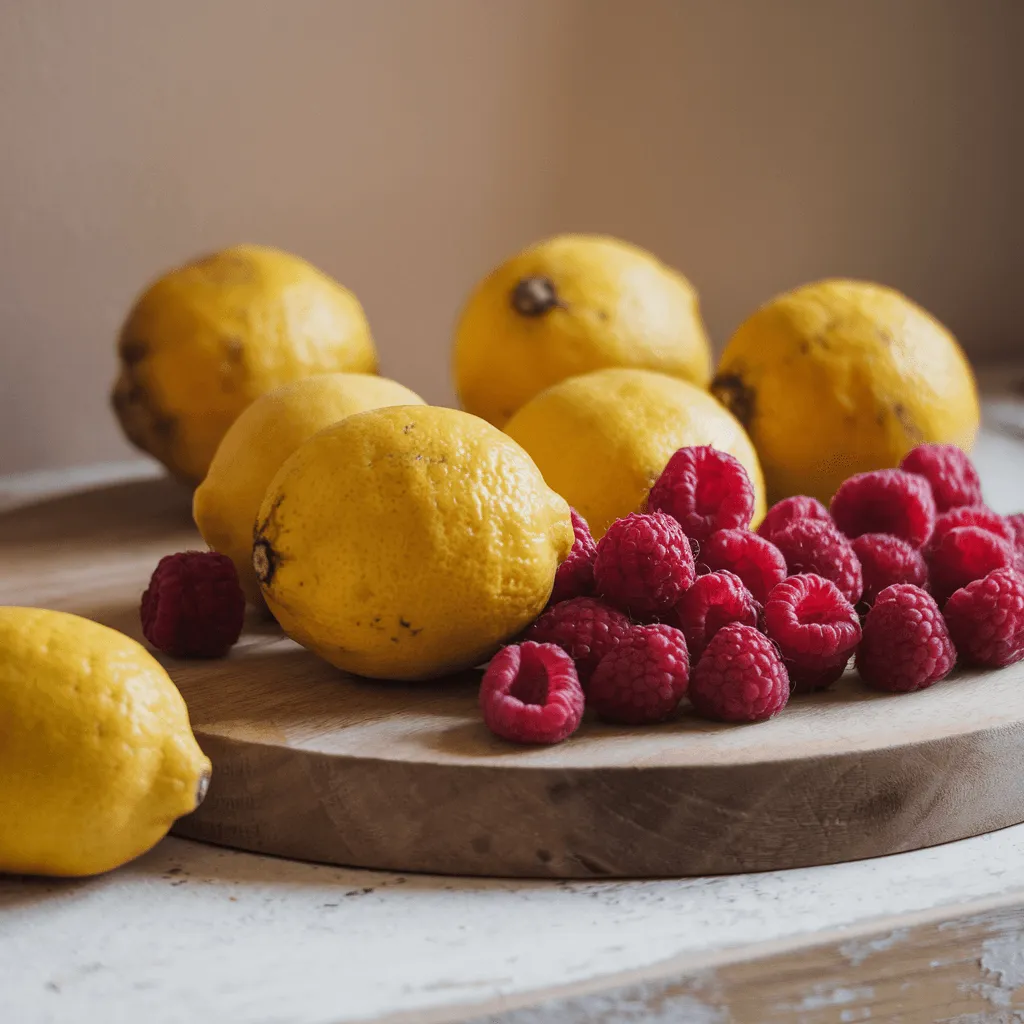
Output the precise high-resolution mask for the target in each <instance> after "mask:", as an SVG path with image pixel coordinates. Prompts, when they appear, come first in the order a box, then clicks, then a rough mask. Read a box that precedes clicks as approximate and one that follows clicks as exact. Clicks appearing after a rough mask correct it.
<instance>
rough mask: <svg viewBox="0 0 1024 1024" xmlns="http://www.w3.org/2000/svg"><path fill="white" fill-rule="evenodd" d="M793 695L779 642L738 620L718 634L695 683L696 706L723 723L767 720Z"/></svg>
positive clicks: (692, 689)
mask: <svg viewBox="0 0 1024 1024" xmlns="http://www.w3.org/2000/svg"><path fill="white" fill-rule="evenodd" d="M788 700H789V675H788V674H787V672H786V666H785V665H784V664H783V663H782V659H781V658H780V657H779V653H778V651H776V649H775V646H774V645H773V644H772V642H771V640H769V639H768V638H767V637H766V636H764V635H763V634H761V633H759V632H758V631H757V630H756V629H754V628H753V627H752V626H744V625H742V624H740V623H738V622H734V623H732V624H730V625H728V626H726V627H725V628H723V629H720V630H719V631H718V632H717V633H716V634H715V638H714V639H713V640H712V641H711V643H710V644H708V647H707V650H706V651H705V652H704V654H703V656H702V657H701V659H700V661H699V662H698V663H697V667H696V668H695V669H694V670H693V679H692V680H691V682H690V702H691V703H692V704H693V709H694V711H696V712H697V714H699V715H702V716H703V717H704V718H713V719H715V720H717V721H719V722H763V721H764V720H765V719H766V718H771V717H772V716H773V715H777V714H778V713H779V712H780V711H781V710H782V709H783V708H784V707H785V706H786V702H787V701H788Z"/></svg>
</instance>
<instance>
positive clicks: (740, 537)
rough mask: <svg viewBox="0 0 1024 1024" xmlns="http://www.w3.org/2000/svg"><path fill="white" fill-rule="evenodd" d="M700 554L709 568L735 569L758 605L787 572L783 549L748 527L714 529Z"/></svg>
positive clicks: (762, 602)
mask: <svg viewBox="0 0 1024 1024" xmlns="http://www.w3.org/2000/svg"><path fill="white" fill-rule="evenodd" d="M700 557H701V561H702V562H703V563H704V564H705V565H707V566H708V568H709V569H711V570H712V571H714V570H717V569H726V570H728V571H729V572H734V573H735V574H736V575H737V576H739V578H740V579H741V580H743V583H744V585H745V586H746V588H747V590H749V591H750V593H751V594H753V595H754V599H755V600H757V601H760V602H761V604H764V602H765V601H767V600H768V595H769V594H770V593H771V592H772V588H773V587H774V586H776V585H777V584H779V583H781V582H782V581H783V580H784V579H785V578H786V575H787V573H786V560H785V558H783V557H782V552H781V551H779V549H778V548H777V547H776V546H775V545H774V544H772V542H771V541H768V540H765V539H764V537H759V536H758V535H757V534H756V533H751V532H750V530H716V531H715V532H714V533H713V534H711V536H710V537H708V539H707V540H706V541H705V542H704V547H703V548H702V549H701V554H700Z"/></svg>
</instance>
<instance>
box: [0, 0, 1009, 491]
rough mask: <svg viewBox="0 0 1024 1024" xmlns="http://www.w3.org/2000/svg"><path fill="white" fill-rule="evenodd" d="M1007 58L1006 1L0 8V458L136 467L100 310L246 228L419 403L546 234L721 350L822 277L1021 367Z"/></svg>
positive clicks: (420, 1) (25, 463) (199, 1)
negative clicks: (476, 287) (358, 325)
mask: <svg viewBox="0 0 1024 1024" xmlns="http://www.w3.org/2000/svg"><path fill="white" fill-rule="evenodd" d="M1022 52H1024V2H1021V0H858V2H857V3H848V2H845V0H506V2H504V3H497V2H492V0H372V2H371V0H179V2H177V3H175V4H155V3H138V2H137V0H89V2H88V3H83V2H81V0H38V2H35V3H15V2H8V3H0V472H13V471H17V470H22V469H29V468H34V467H51V466H64V465H71V464H75V463H81V462H89V461H96V460H104V459H115V458H122V457H125V456H127V455H128V454H129V449H128V447H127V446H126V445H125V443H124V442H123V441H122V440H121V438H120V435H119V433H118V430H117V428H116V426H115V424H114V421H113V419H112V417H111V415H110V413H109V410H108V406H107V394H108V390H109V385H110V382H111V379H112V377H113V373H114V359H113V339H114V337H115V334H116V331H117V328H118V326H119V323H120V320H121V319H122V317H123V315H124V313H125V311H126V310H127V308H128V306H129V305H130V303H131V301H132V299H133V298H134V296H135V294H136V293H137V292H138V291H139V290H140V288H141V287H142V286H143V285H144V284H145V283H146V282H147V281H148V280H149V279H150V278H152V277H153V276H154V275H155V274H157V273H158V272H160V271H161V270H163V269H165V268H167V267H169V266H171V265H173V264H175V263H178V262H181V261H183V260H185V259H187V258H189V257H191V256H193V255H195V254H197V253H200V252H203V251H206V250H210V249H214V248H219V247H222V246H225V245H229V244H232V243H235V242H238V241H257V242H263V243H268V244H273V245H278V246H281V247H284V248H287V249H291V250H294V251H296V252H298V253H299V254H300V255H302V256H305V257H306V258H308V259H310V260H312V261H313V262H314V263H317V264H318V265H320V266H321V267H323V268H324V269H325V270H327V271H328V272H330V273H332V274H333V275H335V276H336V277H337V278H339V279H340V280H341V281H342V282H344V283H345V284H346V285H348V286H349V287H351V288H352V289H353V290H354V291H355V292H356V294H357V295H358V296H359V297H360V299H361V300H362V302H363V304H364V305H365V307H366V308H367V311H368V314H369V317H370V321H371V325H372V327H373V330H374V334H375V335H376V338H377V341H378V344H379V346H380V348H381V351H382V356H383V370H384V372H385V373H388V374H390V375H392V376H396V377H398V378H400V379H401V380H402V381H403V382H405V383H407V384H409V385H410V386H412V387H413V388H415V389H417V390H419V391H420V392H421V393H423V394H424V396H425V397H427V398H428V399H429V400H433V401H435V402H450V401H451V400H452V390H451V386H450V383H449V377H448V343H449V337H450V332H451V327H452V324H453V321H454V319H455V317H456V315H457V312H458V309H459V306H460V304H461V302H462V300H463V298H464V297H465V295H466V293H467V291H468V290H469V288H470V287H471V286H472V284H473V283H474V281H475V280H476V279H477V278H478V277H479V276H481V275H482V274H483V273H484V272H485V271H487V270H488V269H490V267H491V266H492V265H494V264H495V263H497V262H499V261H500V260H501V259H502V258H503V257H504V256H506V255H508V254H510V253H511V252H513V251H515V250H516V249H518V248H520V247H522V246H523V245H525V244H527V243H529V242H531V241H533V240H535V239H537V238H539V237H541V236H544V235H547V234H551V233H554V232H558V231H564V230H578V231H597V232H608V233H613V234H617V235H620V236H622V237H624V238H627V239H630V240H631V241H634V242H637V243H639V244H640V245H644V246H646V247H649V248H651V249H652V250H654V251H655V252H656V253H658V254H659V255H660V256H661V257H662V258H664V259H666V260H667V261H669V262H671V263H674V264H675V265H677V266H678V267H679V268H680V269H682V270H683V271H684V272H685V273H687V274H688V275H689V276H690V277H691V278H692V279H693V280H694V281H695V283H696V284H697V286H698V287H699V289H700V291H701V295H702V298H703V303H704V309H705V313H706V316H707V320H708V324H709V327H710V330H711V332H712V335H713V337H714V339H715V341H716V343H717V344H718V345H719V346H720V345H721V344H723V343H724V341H725V340H726V338H727V337H728V334H729V332H730V331H731V330H732V329H733V328H734V327H735V326H736V324H737V323H738V322H739V321H740V320H742V319H743V317H744V316H745V315H746V314H747V313H748V312H749V311H750V310H751V309H752V308H754V307H755V306H756V305H758V304H759V303H761V302H762V301H764V300H765V299H767V298H768V297H770V296H771V295H772V294H774V293H775V292H778V291H780V290H782V289H785V288H788V287H790V286H792V285H795V284H798V283H800V282H803V281H806V280H809V279H813V278H817V277H822V276H826V275H833V274H843V275H856V276H863V277H868V278H874V279H877V280H881V281H884V282H886V283H889V284H892V285H895V286H896V287H899V288H901V289H902V290H904V291H906V292H907V293H909V294H910V295H911V296H912V297H913V298H915V299H917V300H918V301H920V302H921V303H923V304H924V305H925V306H927V307H928V308H930V309H931V310H932V311H933V312H934V313H936V315H938V316H939V317H940V319H942V320H944V321H945V322H946V323H947V324H948V325H949V326H950V327H952V328H953V330H954V331H955V332H956V333H957V334H958V335H959V337H960V338H961V340H962V341H963V343H964V344H965V346H966V347H967V349H968V351H969V352H970V354H971V355H972V356H973V357H974V358H975V359H976V360H985V359H990V358H994V357H1012V356H1014V355H1024V346H1022V342H1021V337H1022V325H1024V298H1022V295H1024V290H1022V289H1021V286H1020V277H1021V265H1022V260H1021V253H1022V252H1024V191H1022V186H1021V180H1022V179H1021V174H1022V167H1024V128H1022V118H1021V115H1020V104H1021V102H1022V100H1024V61H1022V60H1021V53H1022Z"/></svg>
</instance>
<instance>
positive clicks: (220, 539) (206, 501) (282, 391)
mask: <svg viewBox="0 0 1024 1024" xmlns="http://www.w3.org/2000/svg"><path fill="white" fill-rule="evenodd" d="M422 404H423V399H422V398H420V396H419V395H417V394H416V393H415V392H413V391H410V390H409V389H408V388H407V387H403V386H402V385H401V384H399V383H398V382H397V381H393V380H389V379H388V378H387V377H376V376H374V375H373V374H368V373H321V374H317V375H315V376H313V377H306V378H304V379H303V380H298V381H294V382H293V383H291V384H284V385H282V386H281V387H279V388H275V389H274V390H273V391H269V392H268V393H267V394H265V395H261V396H260V397H259V398H257V399H256V401H255V402H253V403H252V405H250V406H249V407H248V408H247V409H246V410H245V411H244V412H243V413H242V414H241V416H239V417H238V419H237V420H235V422H234V423H232V424H231V426H230V427H229V428H228V432H227V433H226V434H225V435H224V438H223V440H222V441H221V443H220V445H219V446H218V448H217V453H216V455H214V457H213V462H211V463H210V469H209V472H208V473H207V474H206V477H205V478H204V480H203V482H202V483H201V484H200V485H199V487H198V488H196V492H195V494H194V495H193V498H192V515H193V518H194V519H195V521H196V526H197V527H198V528H199V532H200V533H201V534H202V537H203V540H205V541H206V543H207V544H208V545H209V546H210V547H211V548H212V549H213V550H214V551H219V552H220V553H221V554H222V555H227V556H228V557H229V558H230V559H231V560H232V562H234V563H235V568H236V569H237V570H238V579H239V581H240V582H241V584H242V589H243V590H244V591H245V596H246V597H247V598H248V599H249V600H250V601H253V602H256V603H258V604H262V603H263V598H262V595H261V594H260V586H259V583H258V582H257V580H256V574H255V572H254V571H253V568H252V538H253V530H254V528H255V526H256V513H257V512H259V508H260V502H262V501H263V495H264V494H265V493H266V491H267V486H268V485H269V484H270V481H271V480H272V479H273V478H274V474H275V473H276V472H277V471H278V470H279V469H280V468H281V466H282V464H283V463H284V461H285V459H287V458H288V456H289V455H291V454H292V452H294V451H295V450H296V449H297V448H298V447H299V445H300V444H302V442H303V441H306V440H308V439H309V438H311V437H312V436H313V435H314V434H315V433H316V432H317V431H318V430H322V429H323V428H324V427H329V426H330V425H331V424H332V423H337V422H338V421H339V420H343V419H344V418H345V417H346V416H351V415H353V414H354V413H357V412H366V411H367V410H368V409H379V408H381V407H382V406H388V405H422Z"/></svg>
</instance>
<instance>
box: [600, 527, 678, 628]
mask: <svg viewBox="0 0 1024 1024" xmlns="http://www.w3.org/2000/svg"><path fill="white" fill-rule="evenodd" d="M694 574H695V570H694V565H693V551H692V550H691V549H690V542H689V540H688V539H687V537H686V534H685V533H684V532H683V528H682V527H681V526H680V525H679V523H677V522H676V521H675V520H674V519H673V518H672V517H671V516H668V515H665V514H664V513H663V512H646V513H643V512H633V513H632V514H630V515H628V516H626V517H625V518H624V519H617V520H616V521H615V522H614V523H612V525H611V526H610V527H608V532H607V533H606V534H605V535H604V536H603V537H602V538H601V541H600V543H599V544H598V545H597V558H595V560H594V583H595V585H596V588H597V592H598V593H599V594H600V595H601V596H602V597H603V598H605V599H606V600H607V601H609V602H610V603H611V604H613V605H615V607H616V608H621V609H622V610H623V611H625V612H628V613H629V614H630V615H633V616H634V617H635V618H644V617H645V616H648V615H661V614H663V613H665V612H667V611H669V609H671V608H672V607H673V606H674V605H675V604H676V602H677V601H678V600H679V598H680V597H682V596H683V592H684V591H685V590H686V588H687V587H689V585H690V584H691V583H692V582H693V577H694Z"/></svg>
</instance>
